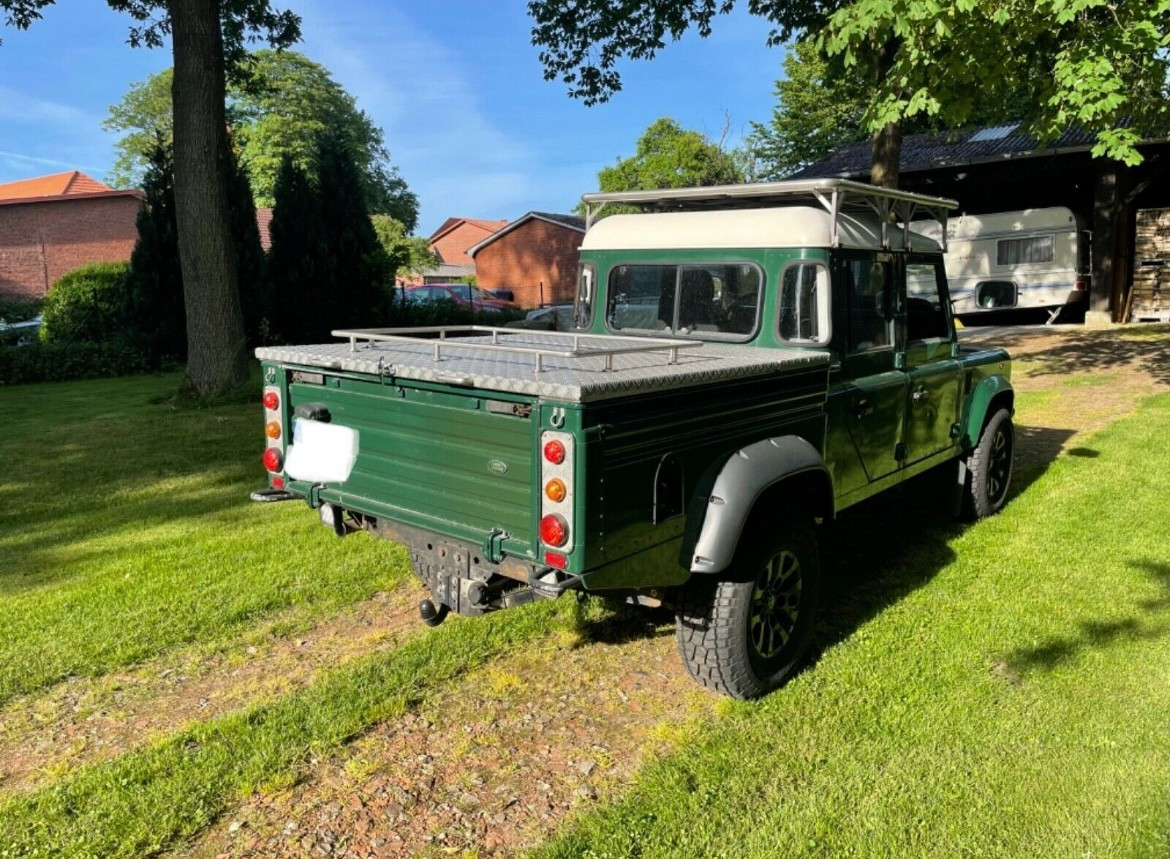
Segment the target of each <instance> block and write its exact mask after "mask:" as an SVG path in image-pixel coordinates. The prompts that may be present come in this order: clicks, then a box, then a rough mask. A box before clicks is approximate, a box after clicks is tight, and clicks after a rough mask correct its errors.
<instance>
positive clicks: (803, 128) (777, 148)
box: [747, 40, 1045, 180]
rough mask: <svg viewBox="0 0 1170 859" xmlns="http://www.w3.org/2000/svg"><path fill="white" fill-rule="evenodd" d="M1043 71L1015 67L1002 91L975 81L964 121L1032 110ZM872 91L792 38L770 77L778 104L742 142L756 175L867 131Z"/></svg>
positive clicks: (913, 130)
mask: <svg viewBox="0 0 1170 859" xmlns="http://www.w3.org/2000/svg"><path fill="white" fill-rule="evenodd" d="M1043 74H1045V72H1044V70H1043V69H1042V68H1041V67H1039V65H1037V66H1034V67H1032V68H1021V69H1020V72H1019V77H1018V78H1017V79H1016V80H1014V81H1013V82H1011V88H1010V90H1009V91H1007V92H1006V93H1000V92H988V91H987V90H983V89H976V90H975V91H974V92H973V93H972V95H971V106H970V110H969V112H968V113H967V114H966V118H965V120H964V122H963V124H965V125H967V126H980V125H995V124H998V123H1005V122H1011V121H1016V120H1020V119H1022V118H1024V117H1026V116H1028V114H1029V111H1030V110H1032V101H1033V99H1032V92H1033V91H1034V90H1035V88H1036V87H1037V85H1038V83H1037V81H1038V79H1039V78H1040V77H1041V76H1042V75H1043ZM872 91H873V87H872V85H871V82H870V79H869V78H867V77H865V76H863V75H858V74H855V73H852V72H851V71H847V70H845V69H844V68H843V67H842V63H841V62H840V61H839V60H837V59H830V58H828V57H827V56H826V55H825V53H824V51H823V50H822V49H821V47H820V46H819V45H818V44H817V43H816V42H815V41H811V40H805V41H797V42H795V43H793V44H792V45H791V46H790V49H789V52H788V55H787V56H786V57H785V59H784V77H782V78H780V79H779V80H777V81H776V84H775V87H774V89H773V92H774V94H775V96H776V106H775V107H774V108H773V109H772V117H771V119H770V120H769V121H768V122H767V123H766V124H761V123H758V122H753V123H752V132H751V134H750V135H749V136H748V140H747V148H748V151H749V153H750V156H751V160H752V163H753V165H754V166H755V173H756V176H758V178H760V179H764V180H776V179H783V178H785V177H786V176H789V175H791V174H792V173H794V172H796V171H798V170H800V169H801V168H803V167H806V166H808V165H810V164H814V163H816V162H817V161H820V160H821V159H823V158H825V157H826V156H827V155H828V154H829V153H830V152H831V151H833V150H834V149H836V148H838V147H841V146H847V145H849V144H852V143H860V142H861V141H863V140H867V139H869V137H870V133H871V132H870V129H869V127H868V125H867V123H866V110H867V108H868V106H869V100H870V95H871V93H872ZM953 127H955V126H953V125H948V123H947V122H946V121H944V117H942V116H941V115H934V116H931V115H927V114H925V113H922V114H918V115H916V116H913V117H909V118H907V119H904V120H903V121H902V130H903V131H904V132H905V133H907V134H917V133H923V132H925V133H938V132H942V131H945V130H948V129H949V128H953Z"/></svg>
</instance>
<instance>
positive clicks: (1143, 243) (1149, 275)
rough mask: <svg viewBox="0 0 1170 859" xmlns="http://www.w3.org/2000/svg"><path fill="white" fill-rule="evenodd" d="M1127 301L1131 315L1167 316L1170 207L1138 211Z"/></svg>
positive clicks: (1169, 313) (1169, 310)
mask: <svg viewBox="0 0 1170 859" xmlns="http://www.w3.org/2000/svg"><path fill="white" fill-rule="evenodd" d="M1130 303H1131V306H1132V308H1133V309H1132V312H1131V314H1130V319H1133V320H1141V319H1163V320H1164V321H1165V320H1166V319H1170V209H1141V210H1139V211H1138V213H1137V235H1136V237H1135V242H1134V264H1133V294H1132V295H1131V296H1130Z"/></svg>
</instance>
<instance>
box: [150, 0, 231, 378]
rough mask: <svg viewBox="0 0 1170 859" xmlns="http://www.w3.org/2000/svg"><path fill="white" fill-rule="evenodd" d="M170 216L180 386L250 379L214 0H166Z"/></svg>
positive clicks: (221, 65) (221, 60) (218, 31)
mask: <svg viewBox="0 0 1170 859" xmlns="http://www.w3.org/2000/svg"><path fill="white" fill-rule="evenodd" d="M168 5H169V7H170V13H171V27H172V30H171V33H172V38H173V40H174V55H175V77H174V83H173V85H172V98H173V101H174V121H175V125H174V127H175V220H176V222H177V224H178V228H179V262H180V265H181V268H182V271H183V301H184V305H185V307H186V310H187V376H186V378H185V379H184V380H183V391H184V392H185V393H187V394H189V395H192V396H194V397H196V398H199V399H206V398H208V397H212V396H215V395H217V394H219V393H222V392H223V391H225V390H227V389H229V388H234V387H237V386H239V385H241V384H243V383H244V382H245V381H247V378H248V355H247V352H246V351H245V340H244V321H243V316H242V315H241V313H240V290H239V285H238V283H237V280H236V266H235V249H234V248H233V246H232V238H231V232H230V229H229V224H230V215H229V208H228V199H229V198H228V175H227V167H228V138H227V120H226V117H225V114H224V97H225V91H224V90H225V82H224V56H223V34H222V33H221V31H220V19H219V6H220V4H219V2H217V0H171V2H170V3H169V4H168Z"/></svg>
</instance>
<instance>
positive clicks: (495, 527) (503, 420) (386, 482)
mask: <svg viewBox="0 0 1170 859" xmlns="http://www.w3.org/2000/svg"><path fill="white" fill-rule="evenodd" d="M290 377H291V379H290V382H289V386H288V399H289V403H290V406H291V411H292V412H293V413H295V409H296V407H297V406H299V405H303V404H307V403H322V404H324V405H325V406H326V407H327V408H328V409H329V414H330V417H331V422H332V423H333V424H337V425H341V426H346V427H350V428H352V429H354V430H356V431H357V433H358V438H359V443H358V444H359V448H358V456H357V461H356V463H355V464H354V468H353V471H352V473H351V474H350V476H349V479H348V480H346V481H345V482H344V483H342V484H336V485H330V486H329V487H328V488H326V489H324V490H322V491H321V493H320V497H321V499H322V500H324V501H329V502H333V503H336V504H339V505H341V506H343V507H345V508H347V509H352V510H356V511H358V512H361V513H365V514H369V515H373V516H376V517H385V518H390V519H393V520H396V521H398V522H401V523H403V524H406V525H413V526H415V527H418V528H423V529H426V530H429V531H433V532H436V533H438V534H442V535H445V536H448V537H451V538H453V539H458V540H462V541H465V542H469V543H471V544H472V545H483V544H484V542H485V541H486V540H487V538H488V536H489V535H491V534H492V533H498V532H500V531H504V532H506V533H507V534H508V537H507V538H506V539H505V540H504V542H503V545H502V548H503V549H504V550H505V551H507V552H508V553H509V554H513V555H520V556H526V557H534V547H533V545H532V538H533V535H534V532H535V530H536V509H537V506H536V505H535V504H534V499H533V494H534V492H535V491H536V490H535V488H534V479H535V478H534V476H533V466H534V459H535V451H536V449H537V440H538V431H537V427H536V423H537V421H536V420H535V419H534V418H533V417H532V412H533V408H532V405H533V400H532V398H525V397H523V396H519V395H509V394H500V395H497V394H494V393H488V394H487V395H486V396H485V392H483V391H478V390H467V389H460V388H457V387H453V386H444V385H436V384H431V383H426V382H412V381H396V380H393V379H390V378H384V379H377V378H369V377H360V376H350V375H341V376H333V375H328V374H320V373H290ZM306 378H307V379H309V380H310V381H309V382H306V381H298V379H301V380H303V379H306ZM317 379H321V380H322V383H321V384H317V383H316V381H317ZM293 488H294V489H298V490H301V491H305V490H307V487H302V486H297V485H294V487H293Z"/></svg>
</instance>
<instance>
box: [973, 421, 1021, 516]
mask: <svg viewBox="0 0 1170 859" xmlns="http://www.w3.org/2000/svg"><path fill="white" fill-rule="evenodd" d="M1014 455H1015V430H1014V429H1013V427H1012V416H1011V413H1010V412H1009V411H1008V410H1007V409H999V410H998V411H996V412H995V414H993V415H992V416H991V420H989V421H988V422H987V425H986V426H985V427H984V428H983V434H982V435H981V436H980V437H979V444H977V445H975V450H973V451H972V452H971V456H970V457H969V458H968V460H967V469H968V470H969V472H970V474H969V476H968V479H967V499H966V500H967V511H968V513H969V514H970V515H971V516H972V517H973V518H975V519H982V518H984V517H985V516H990V515H992V514H993V513H998V512H999V510H1000V508H1001V507H1003V505H1004V502H1006V501H1007V496H1008V487H1009V486H1010V484H1011V480H1012V460H1013V457H1014Z"/></svg>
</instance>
